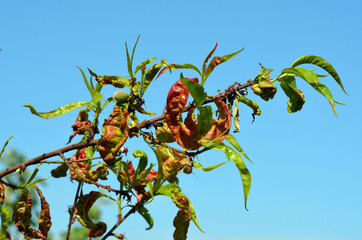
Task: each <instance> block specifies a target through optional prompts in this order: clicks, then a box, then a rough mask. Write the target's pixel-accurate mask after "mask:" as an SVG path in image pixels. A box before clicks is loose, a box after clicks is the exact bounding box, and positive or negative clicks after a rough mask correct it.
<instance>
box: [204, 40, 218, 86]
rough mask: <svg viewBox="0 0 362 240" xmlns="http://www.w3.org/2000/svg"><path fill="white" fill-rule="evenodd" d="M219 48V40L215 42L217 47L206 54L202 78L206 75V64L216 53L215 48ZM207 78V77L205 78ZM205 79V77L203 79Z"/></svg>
mask: <svg viewBox="0 0 362 240" xmlns="http://www.w3.org/2000/svg"><path fill="white" fill-rule="evenodd" d="M216 48H217V42H216V44H215V47H214V48H213V49H212V50H211V52H210V53H209V54H208V55H207V56H206V58H205V60H204V63H203V64H202V78H203V77H204V74H205V71H206V64H207V62H208V61H209V59H210V58H211V56H212V55H213V54H214V52H215V50H216ZM205 80H206V79H205ZM202 81H203V79H202Z"/></svg>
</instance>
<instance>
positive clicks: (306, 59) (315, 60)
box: [291, 55, 347, 94]
mask: <svg viewBox="0 0 362 240" xmlns="http://www.w3.org/2000/svg"><path fill="white" fill-rule="evenodd" d="M305 63H309V64H313V65H316V66H318V67H320V68H322V69H324V70H325V71H326V72H328V73H329V74H330V75H331V76H332V77H333V78H334V80H336V82H337V83H338V85H339V86H340V87H341V88H342V90H343V91H344V92H345V93H346V91H345V90H344V87H343V85H342V81H341V79H340V78H339V75H338V73H337V71H336V70H335V69H334V67H333V66H332V65H331V64H330V63H329V62H327V61H326V60H324V59H323V58H321V57H318V56H314V55H306V56H302V57H300V58H298V59H297V60H295V61H294V62H293V63H292V66H291V67H292V68H295V67H296V66H298V65H301V64H305ZM346 94H347V93H346Z"/></svg>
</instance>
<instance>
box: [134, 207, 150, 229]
mask: <svg viewBox="0 0 362 240" xmlns="http://www.w3.org/2000/svg"><path fill="white" fill-rule="evenodd" d="M137 212H138V213H139V214H140V215H141V216H142V217H143V218H144V219H145V220H146V222H147V223H148V225H149V227H148V228H146V230H150V229H151V228H152V227H153V218H152V217H151V215H150V213H149V212H148V209H147V208H145V207H144V206H141V207H140V208H137Z"/></svg>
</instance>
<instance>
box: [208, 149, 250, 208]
mask: <svg viewBox="0 0 362 240" xmlns="http://www.w3.org/2000/svg"><path fill="white" fill-rule="evenodd" d="M208 149H209V150H210V149H217V150H220V151H222V152H224V153H225V155H226V157H227V158H228V160H230V159H231V160H232V161H233V163H234V164H235V166H236V167H237V169H238V170H239V173H240V177H241V180H242V183H243V189H244V202H245V209H247V207H246V206H247V200H248V196H249V192H250V185H251V175H250V172H249V170H248V169H247V167H246V166H245V163H244V161H243V159H242V158H241V156H240V155H239V154H238V152H236V151H235V150H234V149H232V148H231V147H229V146H227V145H225V144H224V143H223V142H216V143H214V144H213V145H212V146H210V147H209V148H208Z"/></svg>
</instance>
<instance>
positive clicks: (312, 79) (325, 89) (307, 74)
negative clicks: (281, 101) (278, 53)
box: [282, 68, 337, 116]
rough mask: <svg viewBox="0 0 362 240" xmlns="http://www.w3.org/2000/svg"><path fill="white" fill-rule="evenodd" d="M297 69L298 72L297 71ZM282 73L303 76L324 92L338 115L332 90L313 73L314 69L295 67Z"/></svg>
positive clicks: (316, 88) (321, 92)
mask: <svg viewBox="0 0 362 240" xmlns="http://www.w3.org/2000/svg"><path fill="white" fill-rule="evenodd" d="M296 71H297V72H298V73H296ZM282 73H292V74H294V75H296V76H299V77H301V78H302V79H303V80H305V81H306V82H307V83H309V85H311V86H312V87H313V88H314V89H315V90H317V91H318V92H319V93H320V94H322V95H323V96H324V97H325V98H327V100H328V101H329V104H330V105H331V107H332V109H333V112H334V114H335V115H336V116H337V112H336V106H335V104H334V100H333V96H332V94H331V92H330V91H329V89H328V87H327V86H326V85H324V84H322V83H321V82H320V81H319V80H318V76H317V74H315V73H313V72H312V71H310V70H308V69H305V68H295V69H293V71H292V70H291V69H290V68H287V69H284V70H283V71H282Z"/></svg>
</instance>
